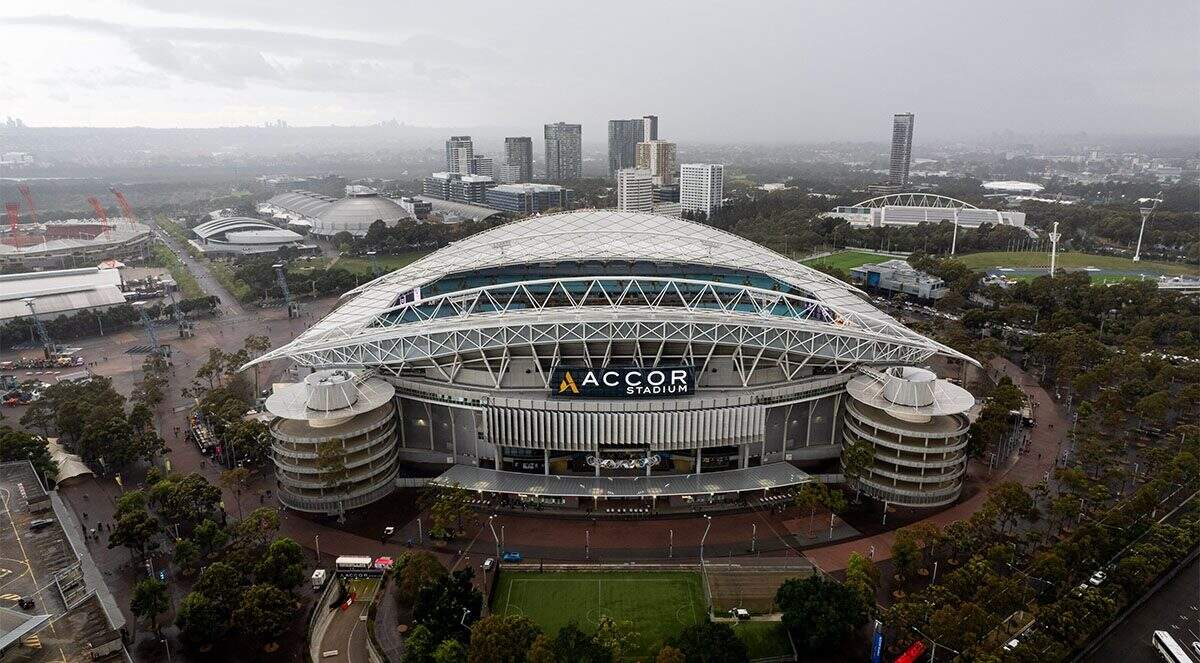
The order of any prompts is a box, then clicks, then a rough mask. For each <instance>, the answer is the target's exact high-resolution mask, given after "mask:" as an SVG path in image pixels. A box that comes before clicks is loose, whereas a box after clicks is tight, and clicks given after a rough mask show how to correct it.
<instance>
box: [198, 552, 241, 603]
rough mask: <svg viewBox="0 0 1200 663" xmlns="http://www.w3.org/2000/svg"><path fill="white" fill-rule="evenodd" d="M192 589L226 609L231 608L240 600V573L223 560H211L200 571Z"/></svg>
mask: <svg viewBox="0 0 1200 663" xmlns="http://www.w3.org/2000/svg"><path fill="white" fill-rule="evenodd" d="M192 591H195V592H197V593H200V594H203V595H204V596H205V597H206V598H208V599H209V600H211V601H212V602H213V603H214V604H215V605H217V606H220V607H221V608H222V609H224V610H226V611H228V610H232V609H233V608H234V607H236V606H238V605H241V602H242V593H243V588H242V574H241V573H239V572H238V571H237V569H235V568H233V567H232V566H230V565H228V564H226V563H225V562H213V563H212V564H209V565H208V566H206V567H205V568H204V571H203V572H201V573H200V578H199V579H198V580H196V585H195V586H194V587H193V588H192Z"/></svg>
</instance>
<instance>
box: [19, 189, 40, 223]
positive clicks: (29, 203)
mask: <svg viewBox="0 0 1200 663" xmlns="http://www.w3.org/2000/svg"><path fill="white" fill-rule="evenodd" d="M17 189H19V190H20V191H21V196H22V197H23V198H25V206H26V207H28V208H29V219H30V220H31V221H33V222H34V223H37V207H36V206H34V204H33V194H32V193H30V191H29V185H28V184H19V185H17Z"/></svg>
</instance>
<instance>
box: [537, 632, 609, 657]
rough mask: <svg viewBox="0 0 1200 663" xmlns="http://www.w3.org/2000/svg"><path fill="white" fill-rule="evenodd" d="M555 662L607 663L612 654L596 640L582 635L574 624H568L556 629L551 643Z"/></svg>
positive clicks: (587, 635)
mask: <svg viewBox="0 0 1200 663" xmlns="http://www.w3.org/2000/svg"><path fill="white" fill-rule="evenodd" d="M551 649H552V650H553V652H554V658H555V660H556V661H573V662H574V661H577V662H578V663H609V662H610V661H612V660H613V652H612V650H611V649H609V648H608V647H607V646H605V645H604V644H601V643H600V642H599V641H598V639H597V638H594V637H592V636H591V635H589V634H587V633H584V632H583V631H582V630H580V628H579V626H578V625H577V624H576V623H575V622H568V623H567V625H566V626H563V627H562V628H560V629H558V633H557V634H555V636H554V640H553V641H552V642H551Z"/></svg>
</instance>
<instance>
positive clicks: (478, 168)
mask: <svg viewBox="0 0 1200 663" xmlns="http://www.w3.org/2000/svg"><path fill="white" fill-rule="evenodd" d="M471 174H472V175H484V176H487V177H494V176H495V166H494V164H493V163H492V158H491V157H485V156H484V155H482V154H476V155H475V156H473V157H471Z"/></svg>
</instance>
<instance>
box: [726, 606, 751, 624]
mask: <svg viewBox="0 0 1200 663" xmlns="http://www.w3.org/2000/svg"><path fill="white" fill-rule="evenodd" d="M729 616H730V617H736V618H737V619H738V621H747V620H749V619H750V611H749V610H747V609H745V608H734V609H732V610H730V611H729Z"/></svg>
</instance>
